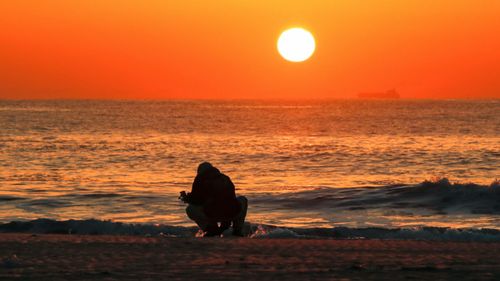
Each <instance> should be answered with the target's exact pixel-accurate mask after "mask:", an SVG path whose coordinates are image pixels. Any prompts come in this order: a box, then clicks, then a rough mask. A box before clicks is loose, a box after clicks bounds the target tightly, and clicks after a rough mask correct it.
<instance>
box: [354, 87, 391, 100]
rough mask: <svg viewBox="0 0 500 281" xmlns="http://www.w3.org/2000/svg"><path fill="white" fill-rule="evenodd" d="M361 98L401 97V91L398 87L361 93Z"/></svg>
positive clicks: (359, 96)
mask: <svg viewBox="0 0 500 281" xmlns="http://www.w3.org/2000/svg"><path fill="white" fill-rule="evenodd" d="M358 98H360V99H399V93H398V92H397V91H396V89H392V90H387V91H385V92H380V93H359V94H358Z"/></svg>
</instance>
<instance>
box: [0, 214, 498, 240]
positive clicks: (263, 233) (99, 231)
mask: <svg viewBox="0 0 500 281" xmlns="http://www.w3.org/2000/svg"><path fill="white" fill-rule="evenodd" d="M248 229H249V231H248V233H247V237H249V238H260V239H271V238H323V239H325V238H326V239H397V240H431V241H489V242H500V230H496V229H474V228H470V229H469V228H444V227H415V228H377V227H369V228H349V227H333V228H283V227H277V226H272V225H257V226H250V224H248ZM197 231H198V229H197V228H195V227H181V226H171V225H159V224H128V223H121V222H112V221H101V220H93V219H92V220H67V221H56V220H50V219H37V220H32V221H12V222H9V223H4V224H0V233H33V234H68V235H70V234H84V235H142V236H158V237H194V236H195V235H196V234H197Z"/></svg>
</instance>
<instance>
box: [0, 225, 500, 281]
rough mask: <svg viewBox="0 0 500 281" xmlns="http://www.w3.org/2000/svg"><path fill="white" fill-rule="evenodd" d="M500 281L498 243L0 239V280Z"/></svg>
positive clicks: (98, 237) (13, 236)
mask: <svg viewBox="0 0 500 281" xmlns="http://www.w3.org/2000/svg"><path fill="white" fill-rule="evenodd" d="M187 279H189V280H275V281H281V280H367V279H376V280H402V279H410V280H411V279H413V280H421V279H433V280H494V279H496V280H499V279H500V243H479V242H426V241H395V240H334V239H331V240H325V239H249V238H167V237H140V236H104V235H96V236H91V235H87V236H85V235H30V234H0V280H187Z"/></svg>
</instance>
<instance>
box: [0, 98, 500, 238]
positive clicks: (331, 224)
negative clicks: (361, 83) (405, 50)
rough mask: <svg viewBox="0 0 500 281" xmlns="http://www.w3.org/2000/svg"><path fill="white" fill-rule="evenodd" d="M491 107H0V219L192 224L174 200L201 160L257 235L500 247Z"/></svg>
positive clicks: (370, 103)
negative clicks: (233, 194) (228, 185)
mask: <svg viewBox="0 0 500 281" xmlns="http://www.w3.org/2000/svg"><path fill="white" fill-rule="evenodd" d="M499 112H500V101H499V100H439V101H438V100H325V101H241V100H240V101H96V100H81V101H73V100H53V101H52V100H50V101H45V100H42V101H14V100H2V101H0V222H1V223H3V227H4V228H3V229H6V227H7V225H9V227H13V226H12V224H7V223H8V222H11V221H19V222H24V223H28V222H32V225H33V224H37V225H38V224H40V223H42V224H43V225H45V226H47V225H48V224H50V223H52V224H54V223H57V222H59V221H67V220H71V221H70V222H71V223H73V224H74V223H77V224H78V223H80V224H85V223H86V224H87V225H88V224H89V222H91V223H90V224H92V223H95V224H96V225H101V226H102V225H103V224H106V225H108V224H109V225H111V226H113V225H114V226H115V227H116V226H117V225H120V227H123V223H124V224H126V225H129V226H130V225H132V224H137V225H139V226H140V228H141V229H143V228H145V229H150V228H151V227H163V228H162V229H165V227H166V229H191V228H192V227H193V225H194V224H193V222H191V221H189V219H188V218H187V217H186V215H185V205H184V204H183V203H182V202H180V201H179V200H178V194H179V192H180V191H182V190H187V191H189V190H190V188H191V183H192V181H193V179H194V176H195V174H196V168H197V166H198V164H199V163H200V162H202V161H209V162H211V163H212V164H213V165H214V166H216V167H217V168H219V169H220V170H221V171H222V172H223V173H225V174H226V175H228V176H229V177H231V179H232V180H233V182H234V183H235V185H236V188H237V193H238V194H240V195H245V196H247V198H248V199H249V204H250V205H249V211H248V217H247V220H248V221H249V222H251V223H252V225H254V226H255V227H257V228H256V231H257V232H259V231H261V232H266V231H269V229H273V230H275V229H280V230H279V232H280V233H285V234H286V233H287V231H292V230H293V233H295V234H297V233H298V234H297V235H302V234H300V233H308V231H311V230H312V229H315V230H316V232H315V233H325V231H326V232H328V231H333V230H339V231H340V230H342V229H343V230H345V231H347V230H348V231H350V233H351V232H356V231H359V230H360V229H365V230H366V229H383V230H384V231H386V232H387V231H390V230H393V229H402V230H409V229H411V230H415V231H422V230H425V229H427V230H428V229H433V231H435V230H436V229H439V231H441V229H445V230H447V231H448V230H450V231H456V230H457V229H458V230H467V231H475V232H477V231H482V230H483V229H485V231H486V232H487V233H491V231H493V233H496V234H495V235H498V236H496V237H497V238H498V239H499V240H500V233H498V231H500V216H499V215H500V183H499V181H498V179H499V178H500V114H499ZM37 219H43V220H37ZM34 222H36V223H34ZM17 226H19V225H17ZM66 226H67V224H66ZM25 227H26V226H25ZM109 227H110V226H108V228H109ZM73 228H74V226H73ZM94 228H99V227H94ZM101 228H102V227H101ZM1 229H2V228H0V231H1ZM134 229H135V230H134V231H136V232H137V231H138V230H137V229H138V228H134ZM266 229H267V230H266ZM141 231H142V230H141ZM439 231H438V232H439ZM488 231H489V232H488ZM275 233H276V232H275ZM388 233H389V232H388ZM353 235H354V234H353ZM347 236H349V235H347ZM354 236H356V235H354ZM358 236H359V235H358ZM361 236H363V235H361Z"/></svg>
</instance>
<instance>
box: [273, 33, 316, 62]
mask: <svg viewBox="0 0 500 281" xmlns="http://www.w3.org/2000/svg"><path fill="white" fill-rule="evenodd" d="M277 47H278V52H279V53H280V55H281V56H282V57H283V58H284V59H286V60H288V61H291V62H302V61H305V60H307V59H308V58H310V57H311V56H312V55H313V53H314V51H315V50H316V42H315V41H314V36H313V35H312V34H311V32H309V31H307V30H305V29H303V28H300V27H294V28H290V29H287V30H285V31H283V33H281V35H280V37H279V39H278V44H277Z"/></svg>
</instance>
